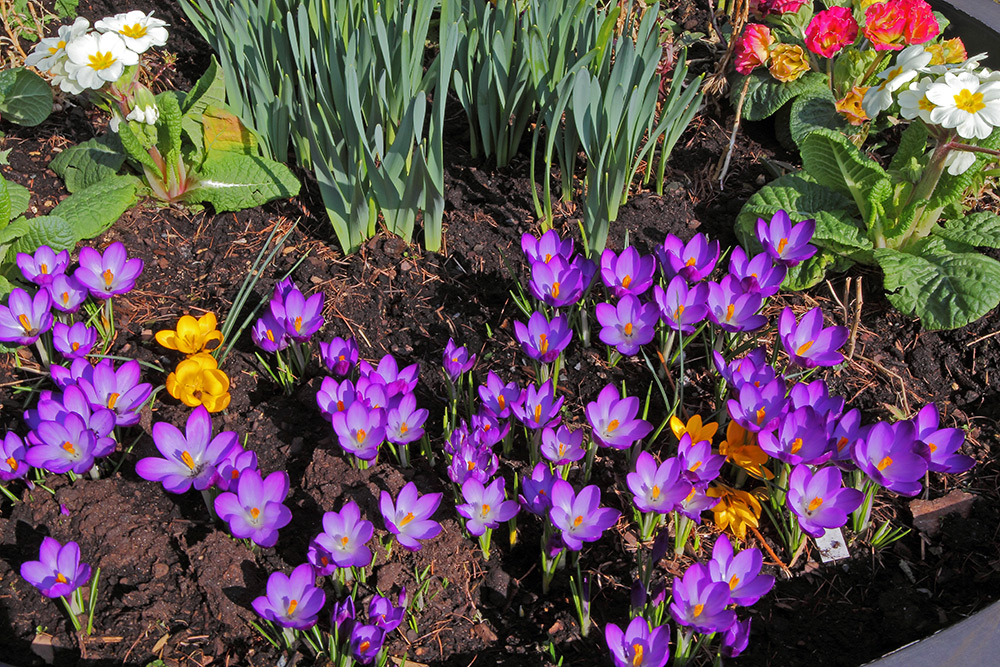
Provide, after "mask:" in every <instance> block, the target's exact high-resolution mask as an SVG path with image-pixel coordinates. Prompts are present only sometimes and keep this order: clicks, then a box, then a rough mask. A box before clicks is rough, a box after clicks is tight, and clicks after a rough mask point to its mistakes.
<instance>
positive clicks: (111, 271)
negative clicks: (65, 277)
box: [73, 241, 143, 299]
mask: <svg viewBox="0 0 1000 667" xmlns="http://www.w3.org/2000/svg"><path fill="white" fill-rule="evenodd" d="M142 266H143V263H142V260H141V259H139V258H133V259H128V257H127V255H126V254H125V246H124V245H122V244H121V243H119V242H118V241H115V242H114V243H112V244H111V245H109V246H108V247H107V249H106V250H105V251H104V254H103V255H102V254H101V253H99V252H97V251H96V250H94V249H93V248H80V266H79V267H78V268H77V270H76V271H75V272H74V273H73V277H74V278H76V279H77V281H78V282H79V283H80V284H81V285H83V286H85V287H86V288H87V289H88V290H90V293H91V294H92V295H94V296H95V297H98V298H101V299H110V298H111V297H112V296H114V295H116V294H125V293H126V292H129V291H130V290H131V289H132V288H133V287H135V280H136V278H138V277H139V274H140V273H142Z"/></svg>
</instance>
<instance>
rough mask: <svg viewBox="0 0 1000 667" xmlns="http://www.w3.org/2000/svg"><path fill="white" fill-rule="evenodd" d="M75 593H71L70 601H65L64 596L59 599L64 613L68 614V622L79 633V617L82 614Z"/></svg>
mask: <svg viewBox="0 0 1000 667" xmlns="http://www.w3.org/2000/svg"><path fill="white" fill-rule="evenodd" d="M78 590H79V589H77V591H78ZM77 591H73V598H72V599H67V598H66V596H65V595H61V596H59V599H60V600H62V603H63V606H64V607H66V612H67V613H68V614H69V620H70V622H71V623H72V624H73V628H74V629H75V630H76V631H77V632H80V628H81V626H80V616H81V615H82V614H83V608H82V605H81V604H79V601H78V600H77V599H76V593H77Z"/></svg>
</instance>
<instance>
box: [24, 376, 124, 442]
mask: <svg viewBox="0 0 1000 667" xmlns="http://www.w3.org/2000/svg"><path fill="white" fill-rule="evenodd" d="M71 412H72V413H75V414H77V415H79V416H80V417H82V418H83V423H84V424H86V425H87V428H89V429H90V430H91V431H93V432H94V435H96V436H97V439H98V442H97V445H96V448H95V452H94V456H98V457H100V456H107V455H108V454H110V453H111V452H112V451H114V448H115V445H117V444H118V443H117V442H115V440H114V438H111V437H108V436H110V435H111V432H112V431H113V430H114V428H115V414H114V413H113V412H111V411H110V410H108V409H105V408H97V409H91V407H90V402H89V401H88V400H87V396H86V395H85V394H84V393H83V390H81V389H80V387H78V386H77V385H75V384H70V385H67V386H66V388H65V389H64V390H63V393H62V394H61V395H60V394H58V393H56V392H51V391H48V390H43V391H42V392H41V393H40V394H39V399H38V404H37V405H36V406H35V409H34V410H31V409H29V410H25V411H24V421H25V422H26V423H27V424H28V426H29V427H31V429H32V430H35V431H37V430H38V426H39V425H40V424H41V423H42V422H47V421H49V422H59V423H61V422H62V421H63V420H64V419H65V418H66V415H67V414H69V413H71Z"/></svg>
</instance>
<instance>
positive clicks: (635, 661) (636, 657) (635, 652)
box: [632, 644, 643, 667]
mask: <svg viewBox="0 0 1000 667" xmlns="http://www.w3.org/2000/svg"><path fill="white" fill-rule="evenodd" d="M642 661H643V648H642V644H632V667H640V666H641V665H642Z"/></svg>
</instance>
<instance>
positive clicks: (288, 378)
mask: <svg viewBox="0 0 1000 667" xmlns="http://www.w3.org/2000/svg"><path fill="white" fill-rule="evenodd" d="M325 322H326V320H325V319H324V317H323V293H322V292H317V293H316V294H313V295H312V296H310V297H308V298H307V297H306V296H305V295H304V294H303V293H302V291H301V290H299V288H298V287H297V286H296V285H295V283H294V282H292V279H291V278H285V279H284V280H281V281H280V282H278V284H277V285H275V286H274V294H272V296H271V300H270V301H269V302H268V304H267V311H266V312H265V313H264V315H263V316H261V317H260V318H259V319H258V320H257V321H256V322H255V323H254V325H253V327H252V328H251V329H250V338H251V339H252V340H253V342H254V344H255V345H257V347H259V348H260V349H261V350H264V351H265V352H270V353H272V354H274V355H275V357H276V359H277V362H278V368H277V372H274V371H271V370H270V369H269V368H268V371H269V372H271V375H272V377H274V379H275V380H277V381H278V383H279V384H281V386H282V387H284V389H285V392H286V393H291V392H292V390H293V389H294V388H295V385H296V383H297V382H298V380H299V379H300V378H301V377H302V374H303V372H304V371H305V369H306V366H307V365H308V363H309V358H310V350H309V339H310V338H312V336H313V334H314V333H316V332H317V331H319V330H320V328H321V327H322V326H323V324H324V323H325ZM258 356H259V355H258ZM355 358H357V357H356V356H355ZM261 361H262V362H263V359H262V360H261Z"/></svg>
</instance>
